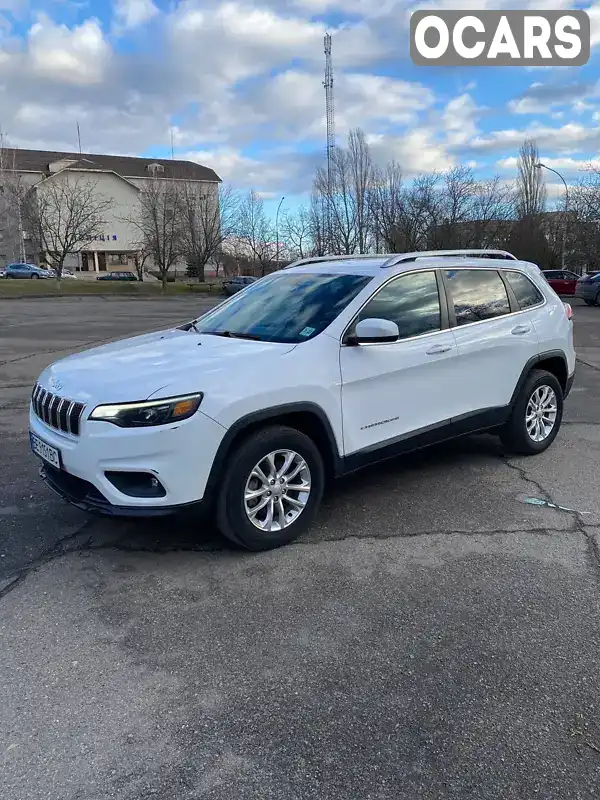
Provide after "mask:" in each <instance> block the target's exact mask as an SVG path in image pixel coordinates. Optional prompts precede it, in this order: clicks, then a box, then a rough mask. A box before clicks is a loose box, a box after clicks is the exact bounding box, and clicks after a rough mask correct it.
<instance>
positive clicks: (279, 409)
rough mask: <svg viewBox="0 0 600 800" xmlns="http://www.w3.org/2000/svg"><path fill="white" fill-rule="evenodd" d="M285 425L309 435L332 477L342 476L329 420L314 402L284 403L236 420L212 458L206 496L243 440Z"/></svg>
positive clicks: (212, 495)
mask: <svg viewBox="0 0 600 800" xmlns="http://www.w3.org/2000/svg"><path fill="white" fill-rule="evenodd" d="M275 424H277V425H288V426H289V427H290V428H295V429H296V430H299V431H301V432H302V433H304V434H306V435H307V436H309V437H310V438H311V439H312V440H313V442H314V443H315V445H316V446H317V447H318V449H319V452H320V453H321V456H322V457H323V461H324V464H325V469H326V472H327V474H328V475H329V476H331V477H336V476H338V475H340V474H341V473H342V471H343V470H342V458H341V456H340V452H339V448H338V445H337V441H336V438H335V434H334V432H333V428H332V425H331V422H330V420H329V417H328V416H327V414H326V413H325V411H323V409H322V408H321V406H318V405H317V404H316V403H286V404H284V405H279V406H273V407H271V408H265V409H261V410H260V411H254V412H252V413H250V414H246V415H245V416H244V417H241V418H240V419H239V420H237V421H236V422H235V423H234V424H233V425H232V426H231V427H230V428H228V430H227V433H226V434H225V436H224V437H223V439H222V441H221V444H220V445H219V449H218V450H217V454H216V455H215V458H214V461H213V464H212V467H211V470H210V475H209V477H208V481H207V484H206V490H205V497H207V499H211V501H212V498H213V497H214V489H215V487H216V485H217V483H218V481H219V478H220V476H221V475H222V473H223V470H224V468H225V465H226V462H227V457H228V456H229V455H230V454H231V453H232V452H233V451H234V450H235V447H236V446H237V445H239V444H240V442H242V441H243V440H244V439H246V438H247V437H248V436H250V435H251V434H253V433H254V432H255V431H257V430H259V429H260V428H264V427H265V426H267V425H275Z"/></svg>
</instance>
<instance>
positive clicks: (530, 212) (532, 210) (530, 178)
mask: <svg viewBox="0 0 600 800" xmlns="http://www.w3.org/2000/svg"><path fill="white" fill-rule="evenodd" d="M539 163H540V153H539V150H538V147H537V144H536V142H535V139H525V141H524V142H523V144H522V145H521V147H520V149H519V160H518V175H517V185H516V192H517V197H516V202H517V214H518V216H519V218H520V219H525V218H530V219H532V218H534V217H536V216H538V215H539V214H541V213H542V211H543V210H544V208H545V206H546V183H545V181H544V176H543V175H542V170H541V169H538V167H537V165H538V164H539Z"/></svg>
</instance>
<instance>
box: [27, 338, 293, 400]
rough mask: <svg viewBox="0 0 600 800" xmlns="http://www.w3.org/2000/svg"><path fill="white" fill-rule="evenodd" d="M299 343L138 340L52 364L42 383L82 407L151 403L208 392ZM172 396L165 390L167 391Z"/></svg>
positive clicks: (193, 339) (42, 378) (221, 340)
mask: <svg viewBox="0 0 600 800" xmlns="http://www.w3.org/2000/svg"><path fill="white" fill-rule="evenodd" d="M294 347H295V345H293V344H279V343H275V342H255V341H248V340H245V339H227V338H224V337H222V336H207V335H199V334H197V333H196V332H195V331H182V330H178V329H174V330H166V331H158V332H157V333H149V334H144V335H142V336H134V337H133V338H130V339H123V340H121V341H118V342H112V343H111V344H105V345H101V346H100V347H94V348H92V349H91V350H84V351H83V352H82V353H75V354H74V355H71V356H67V358H63V359H61V360H60V361H56V362H55V363H54V364H51V365H50V366H49V367H47V369H45V370H44V372H42V374H41V376H40V379H39V383H40V384H41V385H42V387H43V388H45V389H49V390H50V391H52V392H54V393H55V394H59V395H60V396H61V397H68V398H69V399H71V400H77V401H79V402H81V403H85V404H89V403H90V402H94V403H119V402H128V401H135V400H146V399H147V398H149V397H150V396H151V395H153V394H157V393H159V392H160V394H159V395H158V396H161V395H162V396H170V395H171V394H172V395H177V394H184V393H188V392H195V391H206V389H207V387H208V386H210V385H211V384H213V383H214V382H215V381H219V380H220V379H221V378H222V377H223V376H224V374H225V373H226V374H227V375H230V376H231V377H232V378H235V375H236V372H237V371H238V370H240V369H241V368H242V367H247V365H248V364H249V362H252V363H253V362H254V361H255V360H256V359H263V363H264V356H265V355H268V356H271V357H273V356H277V355H284V354H285V353H289V352H290V350H293V349H294ZM163 389H164V390H166V391H164V392H163V391H161V390H163Z"/></svg>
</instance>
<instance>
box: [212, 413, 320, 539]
mask: <svg viewBox="0 0 600 800" xmlns="http://www.w3.org/2000/svg"><path fill="white" fill-rule="evenodd" d="M275 450H290V451H294V452H295V453H298V455H300V456H301V457H302V458H303V459H304V461H305V462H306V464H307V465H308V469H309V470H310V484H311V489H310V494H309V497H308V501H307V503H306V505H305V507H304V509H303V510H302V512H301V513H300V514H299V515H298V517H297V518H296V520H294V521H293V522H291V524H289V525H288V526H286V527H285V528H283V529H281V530H273V531H266V530H260V529H259V528H257V527H256V526H255V525H254V524H253V523H252V522H251V521H250V519H249V517H248V515H247V513H246V509H245V503H244V493H245V489H246V483H247V481H248V479H249V478H250V474H251V473H252V471H253V469H254V467H255V466H256V465H257V464H259V462H260V461H261V460H262V459H263V458H266V457H267V456H268V455H269V453H271V452H273V451H275ZM324 484H325V469H324V466H323V459H322V457H321V454H320V452H319V450H318V448H317V446H316V445H315V443H314V442H313V440H312V439H310V438H309V437H308V436H306V435H305V434H304V433H301V432H300V431H298V430H296V429H295V428H289V427H287V426H283V425H274V426H269V427H266V428H262V429H261V430H259V431H257V432H256V433H253V434H251V435H250V436H249V437H248V438H247V439H245V440H243V441H242V443H241V444H240V445H239V446H236V449H235V452H234V453H232V455H231V458H230V460H229V465H228V466H227V467H226V470H225V474H224V476H223V480H222V486H221V491H220V493H219V496H218V498H217V508H216V522H217V525H218V527H219V530H220V531H221V533H222V534H223V535H224V536H226V537H227V538H228V539H229V540H230V541H232V542H234V543H236V544H238V545H241V546H242V547H244V548H246V549H247V550H252V551H255V552H259V551H262V550H272V549H274V548H276V547H281V546H282V545H285V544H289V542H292V541H294V540H295V539H296V538H297V537H298V536H300V535H301V534H302V533H304V531H305V530H306V529H307V528H308V527H309V526H310V524H311V523H312V521H313V519H314V518H315V516H316V513H317V511H318V509H319V506H320V504H321V499H322V497H323V488H324Z"/></svg>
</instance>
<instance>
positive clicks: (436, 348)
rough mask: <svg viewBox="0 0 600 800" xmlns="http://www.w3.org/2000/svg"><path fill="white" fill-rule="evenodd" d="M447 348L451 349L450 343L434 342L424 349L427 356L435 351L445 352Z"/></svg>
mask: <svg viewBox="0 0 600 800" xmlns="http://www.w3.org/2000/svg"><path fill="white" fill-rule="evenodd" d="M448 350H452V345H450V344H434V345H433V347H432V348H430V349H429V350H427V351H426V353H427V355H428V356H433V355H435V354H436V353H447V352H448Z"/></svg>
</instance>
